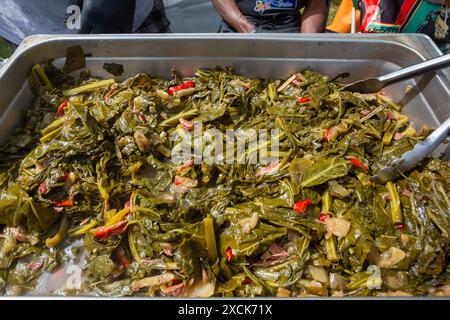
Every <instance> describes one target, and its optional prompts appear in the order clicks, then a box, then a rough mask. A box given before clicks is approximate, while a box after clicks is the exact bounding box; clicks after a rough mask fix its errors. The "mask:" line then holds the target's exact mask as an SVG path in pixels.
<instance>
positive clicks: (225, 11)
mask: <svg viewBox="0 0 450 320" xmlns="http://www.w3.org/2000/svg"><path fill="white" fill-rule="evenodd" d="M211 2H212V3H213V5H214V7H215V8H216V10H217V12H218V13H219V14H220V15H221V16H222V18H223V20H225V21H226V22H227V23H228V24H229V25H231V27H233V29H234V30H236V31H237V32H241V33H250V32H253V30H254V29H255V26H254V25H253V24H252V23H251V22H250V21H248V20H247V19H246V18H245V17H244V15H243V14H242V12H241V11H240V10H239V7H238V5H237V4H236V1H235V0H212V1H211Z"/></svg>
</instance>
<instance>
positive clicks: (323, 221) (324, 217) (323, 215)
mask: <svg viewBox="0 0 450 320" xmlns="http://www.w3.org/2000/svg"><path fill="white" fill-rule="evenodd" d="M327 219H328V216H327V214H326V213H324V212H322V213H321V214H320V216H319V220H320V222H322V223H325V222H326V221H327Z"/></svg>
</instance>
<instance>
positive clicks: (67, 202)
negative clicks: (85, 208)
mask: <svg viewBox="0 0 450 320" xmlns="http://www.w3.org/2000/svg"><path fill="white" fill-rule="evenodd" d="M54 206H55V207H70V206H73V201H72V200H63V201H57V202H55V203H54Z"/></svg>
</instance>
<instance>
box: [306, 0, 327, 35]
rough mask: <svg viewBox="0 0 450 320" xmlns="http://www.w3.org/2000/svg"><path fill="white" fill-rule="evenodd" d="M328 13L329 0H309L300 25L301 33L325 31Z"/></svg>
mask: <svg viewBox="0 0 450 320" xmlns="http://www.w3.org/2000/svg"><path fill="white" fill-rule="evenodd" d="M327 15H328V1H327V0H307V1H306V7H305V11H304V12H303V16H302V23H301V26H300V32H301V33H319V32H322V31H323V28H324V27H325V22H326V19H327Z"/></svg>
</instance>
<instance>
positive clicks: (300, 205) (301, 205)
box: [294, 198, 311, 213]
mask: <svg viewBox="0 0 450 320" xmlns="http://www.w3.org/2000/svg"><path fill="white" fill-rule="evenodd" d="M310 204H311V200H309V198H307V199H306V200H303V201H298V202H296V203H294V210H295V212H297V213H304V212H305V211H306V209H308V206H309V205H310Z"/></svg>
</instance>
